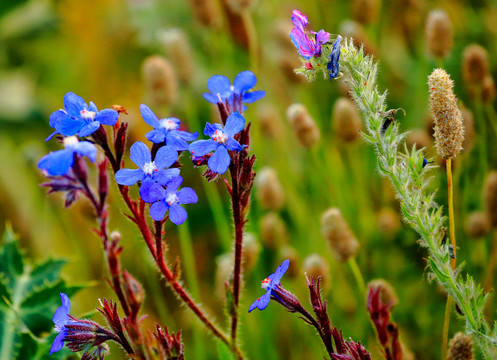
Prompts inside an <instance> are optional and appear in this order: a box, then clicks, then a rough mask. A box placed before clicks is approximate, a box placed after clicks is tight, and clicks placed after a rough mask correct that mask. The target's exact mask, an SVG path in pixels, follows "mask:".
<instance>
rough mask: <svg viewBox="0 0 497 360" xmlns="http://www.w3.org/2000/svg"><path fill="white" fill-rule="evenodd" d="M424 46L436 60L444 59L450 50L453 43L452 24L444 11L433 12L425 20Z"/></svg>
mask: <svg viewBox="0 0 497 360" xmlns="http://www.w3.org/2000/svg"><path fill="white" fill-rule="evenodd" d="M425 36H426V44H427V46H428V52H429V53H430V54H431V55H432V56H434V57H437V58H445V57H447V56H448V55H449V53H450V51H451V50H452V45H453V43H454V41H453V36H452V23H451V21H450V19H449V16H448V15H447V13H446V12H445V11H444V10H433V11H431V12H430V13H429V14H428V19H427V20H426V29H425Z"/></svg>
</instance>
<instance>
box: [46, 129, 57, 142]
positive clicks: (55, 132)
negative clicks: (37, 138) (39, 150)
mask: <svg viewBox="0 0 497 360" xmlns="http://www.w3.org/2000/svg"><path fill="white" fill-rule="evenodd" d="M58 133H59V132H58V131H57V130H55V131H54V132H53V133H51V134H50V135H48V137H47V138H46V139H45V141H48V140H51V139H52V138H53V137H54V136H55V135H57V134H58Z"/></svg>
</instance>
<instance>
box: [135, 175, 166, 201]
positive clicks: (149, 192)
mask: <svg viewBox="0 0 497 360" xmlns="http://www.w3.org/2000/svg"><path fill="white" fill-rule="evenodd" d="M139 193H140V197H141V198H142V199H143V201H145V202H147V203H155V202H156V201H157V200H162V199H164V197H165V196H166V190H164V188H163V187H162V186H161V185H159V184H157V183H156V182H155V181H154V180H152V179H150V178H147V179H145V180H143V181H142V184H141V186H140V191H139Z"/></svg>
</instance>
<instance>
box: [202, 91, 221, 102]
mask: <svg viewBox="0 0 497 360" xmlns="http://www.w3.org/2000/svg"><path fill="white" fill-rule="evenodd" d="M202 96H203V97H204V99H205V100H207V101H208V102H210V103H211V104H217V103H218V102H219V97H217V95H212V94H210V93H203V94H202Z"/></svg>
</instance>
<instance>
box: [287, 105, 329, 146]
mask: <svg viewBox="0 0 497 360" xmlns="http://www.w3.org/2000/svg"><path fill="white" fill-rule="evenodd" d="M286 114H287V118H288V121H289V122H290V125H292V127H293V131H294V133H295V135H296V136H297V139H298V141H299V142H300V144H301V145H302V146H305V147H307V148H310V147H312V146H314V145H316V144H317V143H318V141H319V139H320V138H321V133H320V131H319V128H318V127H317V125H316V123H315V122H314V119H313V118H312V117H311V115H310V114H309V112H308V111H307V109H306V107H305V106H304V105H302V104H293V105H291V106H290V107H289V108H288V109H287V111H286Z"/></svg>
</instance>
